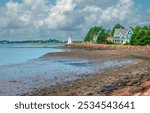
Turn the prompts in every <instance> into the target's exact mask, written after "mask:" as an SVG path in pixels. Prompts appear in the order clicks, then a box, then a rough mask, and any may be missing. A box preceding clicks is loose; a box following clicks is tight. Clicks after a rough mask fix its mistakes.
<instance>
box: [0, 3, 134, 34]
mask: <svg viewBox="0 0 150 113" xmlns="http://www.w3.org/2000/svg"><path fill="white" fill-rule="evenodd" d="M133 9H134V2H133V0H57V2H56V5H52V4H50V3H49V2H48V1H47V0H24V1H23V2H22V3H17V2H13V1H10V2H8V3H7V4H6V6H5V7H4V8H0V13H1V15H0V21H1V23H2V24H0V30H1V31H0V37H4V36H5V35H6V36H8V35H9V33H10V31H13V32H11V33H10V35H11V36H13V35H14V36H17V35H19V34H20V35H23V33H28V36H30V35H31V36H33V37H38V36H39V37H41V36H44V37H51V36H55V37H59V36H60V34H59V33H62V32H64V33H66V35H68V33H67V32H73V33H74V34H77V35H76V36H78V34H79V31H80V32H83V30H86V31H87V30H88V29H89V28H90V27H91V26H94V25H108V23H109V26H110V25H114V24H115V22H118V21H120V22H130V20H131V18H132V20H134V17H136V16H135V14H134V10H133ZM136 21H137V20H136ZM8 31H9V33H8ZM54 32H55V33H54ZM84 32H85V31H84ZM62 34H63V33H62ZM37 35H38V36H37ZM11 36H10V37H11ZM25 36H27V34H26V35H25ZM8 37H9V36H8ZM20 37H21V36H20Z"/></svg>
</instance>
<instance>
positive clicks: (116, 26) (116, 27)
mask: <svg viewBox="0 0 150 113" xmlns="http://www.w3.org/2000/svg"><path fill="white" fill-rule="evenodd" d="M119 28H125V27H124V26H122V25H121V24H119V23H118V24H116V25H115V26H114V27H113V29H112V32H111V36H113V35H114V32H115V29H119Z"/></svg>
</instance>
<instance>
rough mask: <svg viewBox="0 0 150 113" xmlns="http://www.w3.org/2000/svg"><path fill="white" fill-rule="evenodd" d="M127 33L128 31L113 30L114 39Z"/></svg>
mask: <svg viewBox="0 0 150 113" xmlns="http://www.w3.org/2000/svg"><path fill="white" fill-rule="evenodd" d="M127 32H128V29H115V33H114V37H117V36H119V35H126V34H127Z"/></svg>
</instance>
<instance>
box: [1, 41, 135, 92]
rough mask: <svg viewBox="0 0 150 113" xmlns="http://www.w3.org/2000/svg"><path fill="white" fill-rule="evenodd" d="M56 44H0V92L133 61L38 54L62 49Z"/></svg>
mask: <svg viewBox="0 0 150 113" xmlns="http://www.w3.org/2000/svg"><path fill="white" fill-rule="evenodd" d="M43 46H44V47H45V46H47V47H55V46H58V45H49V44H48V45H45V44H44V45H43V44H41V45H39V44H25V45H23V44H21V45H20V44H16V45H12V44H10V45H5V44H4V45H0V95H18V94H22V93H25V92H29V91H32V90H34V89H37V88H41V87H46V86H51V85H56V84H58V83H64V82H66V81H70V80H75V79H78V78H81V77H83V76H87V75H88V74H95V73H98V74H100V73H101V72H103V71H104V69H109V68H114V67H119V66H124V65H127V64H130V63H134V61H133V60H129V59H127V60H122V61H118V60H86V59H75V58H65V57H50V58H46V59H45V58H39V57H41V56H43V55H44V54H46V53H50V52H61V51H63V50H61V49H54V48H43ZM33 59H34V60H33Z"/></svg>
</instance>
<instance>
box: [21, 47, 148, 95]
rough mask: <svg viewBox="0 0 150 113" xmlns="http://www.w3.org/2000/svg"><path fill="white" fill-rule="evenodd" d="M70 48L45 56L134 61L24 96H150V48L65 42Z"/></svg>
mask: <svg viewBox="0 0 150 113" xmlns="http://www.w3.org/2000/svg"><path fill="white" fill-rule="evenodd" d="M65 47H66V48H70V49H71V51H68V52H62V53H53V54H47V55H45V56H44V57H45V58H48V57H51V56H57V57H58V56H59V57H70V58H72V57H75V58H87V59H118V60H119V59H120V60H121V59H126V58H128V59H134V60H136V61H137V63H135V64H130V65H127V66H123V67H119V68H114V69H109V70H106V71H105V72H103V73H102V74H100V75H99V74H96V75H89V76H87V77H83V78H82V79H78V80H75V81H69V82H65V83H64V84H58V85H56V86H51V87H45V88H42V89H38V90H36V91H33V92H32V93H30V94H28V93H27V94H24V95H42V96H44V95H51V96H57V95H60V96H63V95H64V96H68V95H70V96H77V95H80V96H83V95H84V96H89V95H90V96H97V95H100V96H102V95H106V96H110V95H112V96H150V65H149V64H150V47H149V46H144V47H141V46H136V47H135V46H111V45H97V44H71V45H66V46H65ZM72 49H73V50H72Z"/></svg>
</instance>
